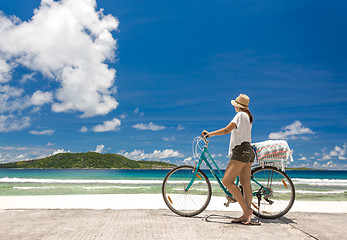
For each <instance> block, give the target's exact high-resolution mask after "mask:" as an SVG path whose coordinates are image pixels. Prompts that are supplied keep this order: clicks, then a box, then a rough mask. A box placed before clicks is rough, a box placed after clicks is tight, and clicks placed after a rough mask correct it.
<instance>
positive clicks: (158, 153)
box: [119, 149, 183, 160]
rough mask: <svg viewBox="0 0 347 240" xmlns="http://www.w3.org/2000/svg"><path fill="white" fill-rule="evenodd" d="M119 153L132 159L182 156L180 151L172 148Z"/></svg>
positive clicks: (158, 158)
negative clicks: (146, 151)
mask: <svg viewBox="0 0 347 240" xmlns="http://www.w3.org/2000/svg"><path fill="white" fill-rule="evenodd" d="M119 154H120V155H123V156H124V157H126V158H129V159H133V160H160V159H166V158H172V157H183V154H182V153H180V152H178V151H175V150H172V149H165V150H164V151H160V150H154V151H153V153H145V152H144V151H143V150H137V149H135V150H134V151H132V152H120V153H119Z"/></svg>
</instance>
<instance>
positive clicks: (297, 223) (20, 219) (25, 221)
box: [0, 209, 347, 240]
mask: <svg viewBox="0 0 347 240" xmlns="http://www.w3.org/2000/svg"><path fill="white" fill-rule="evenodd" d="M240 215H241V212H225V211H205V212H203V213H202V214H200V215H199V216H197V217H192V218H183V217H179V216H177V215H175V214H173V213H172V212H170V211H169V210H83V209H76V210H72V209H69V210H1V211H0V239H6V240H7V239H8V240H10V239H30V240H35V239H52V240H53V239H132V240H133V239H145V240H150V239H165V240H170V239H175V240H177V239H180V240H181V239H182V240H185V239H187V240H188V239H189V240H192V239H199V240H200V239H230V238H234V239H295V240H297V239H346V238H345V237H346V236H345V230H344V229H345V226H346V222H347V214H326V213H289V214H287V215H286V216H285V217H282V218H280V219H274V220H263V219H261V220H260V221H261V223H262V224H261V226H245V225H241V224H231V223H230V221H231V219H233V218H236V217H239V216H240Z"/></svg>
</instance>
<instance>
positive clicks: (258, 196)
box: [256, 187, 263, 223]
mask: <svg viewBox="0 0 347 240" xmlns="http://www.w3.org/2000/svg"><path fill="white" fill-rule="evenodd" d="M262 189H263V187H261V188H260V189H259V190H258V192H257V194H256V196H257V199H258V214H257V219H256V222H257V223H260V220H259V219H260V217H259V213H260V201H261V193H260V192H261V190H262Z"/></svg>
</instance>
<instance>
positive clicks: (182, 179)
mask: <svg viewBox="0 0 347 240" xmlns="http://www.w3.org/2000/svg"><path fill="white" fill-rule="evenodd" d="M194 170H195V168H194V167H192V166H185V165H184V166H179V167H177V168H174V169H172V170H171V171H170V172H169V173H168V174H167V175H166V177H165V179H164V182H163V186H162V194H163V198H164V201H165V203H166V205H167V206H168V208H169V209H170V210H171V211H173V212H174V213H176V214H178V215H180V216H183V217H192V216H195V215H198V214H199V213H201V212H203V211H204V210H205V209H206V207H207V205H208V204H209V202H210V200H211V195H212V190H211V184H210V181H209V180H208V178H207V176H206V174H205V173H204V172H203V171H201V170H200V169H199V170H198V173H197V174H196V175H195V176H194ZM193 178H195V181H194V182H193V184H192V185H191V187H190V188H189V189H188V190H186V188H187V186H188V184H189V183H190V182H191V180H192V179H193Z"/></svg>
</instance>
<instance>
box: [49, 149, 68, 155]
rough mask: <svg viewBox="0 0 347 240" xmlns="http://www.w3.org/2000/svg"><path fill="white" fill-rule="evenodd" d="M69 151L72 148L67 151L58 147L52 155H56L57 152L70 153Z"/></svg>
mask: <svg viewBox="0 0 347 240" xmlns="http://www.w3.org/2000/svg"><path fill="white" fill-rule="evenodd" d="M69 152H70V150H68V151H65V150H64V149H58V150H56V151H54V152H53V153H52V155H56V154H59V153H69Z"/></svg>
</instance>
